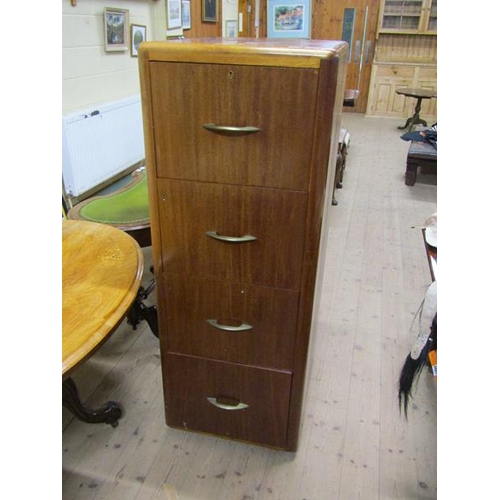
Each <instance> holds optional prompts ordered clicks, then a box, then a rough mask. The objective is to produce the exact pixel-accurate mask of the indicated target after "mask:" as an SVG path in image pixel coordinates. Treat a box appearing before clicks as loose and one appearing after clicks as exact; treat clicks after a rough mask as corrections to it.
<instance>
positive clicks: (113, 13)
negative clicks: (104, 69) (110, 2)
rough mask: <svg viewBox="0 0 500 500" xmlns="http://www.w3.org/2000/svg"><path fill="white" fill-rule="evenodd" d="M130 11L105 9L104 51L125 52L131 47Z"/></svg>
mask: <svg viewBox="0 0 500 500" xmlns="http://www.w3.org/2000/svg"><path fill="white" fill-rule="evenodd" d="M129 33H130V31H129V11H128V10H127V9H115V8H112V7H105V8H104V50H105V51H106V52H125V51H127V50H128V46H129V40H128V39H129Z"/></svg>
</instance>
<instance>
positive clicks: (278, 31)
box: [267, 0, 311, 38]
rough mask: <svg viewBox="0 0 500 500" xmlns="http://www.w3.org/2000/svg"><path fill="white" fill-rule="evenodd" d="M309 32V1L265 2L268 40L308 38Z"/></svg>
mask: <svg viewBox="0 0 500 500" xmlns="http://www.w3.org/2000/svg"><path fill="white" fill-rule="evenodd" d="M310 32H311V1H310V0H298V1H297V2H295V3H292V2H290V1H288V0H267V36H268V38H310V37H311V33H310Z"/></svg>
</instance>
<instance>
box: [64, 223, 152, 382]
mask: <svg viewBox="0 0 500 500" xmlns="http://www.w3.org/2000/svg"><path fill="white" fill-rule="evenodd" d="M143 269H144V259H143V254H142V251H141V249H140V247H139V245H138V244H137V242H136V241H135V240H134V239H133V238H132V237H131V236H129V235H128V234H127V233H125V232H124V231H121V230H119V229H116V228H114V227H112V226H108V225H106V224H99V223H94V222H86V221H77V220H63V221H62V375H63V379H64V378H66V377H67V376H68V375H69V373H70V371H71V370H72V369H74V368H75V367H76V366H78V365H79V364H80V363H82V362H83V361H85V360H86V359H87V358H88V357H89V356H90V355H91V354H92V353H93V352H94V351H95V350H96V349H97V348H98V347H99V346H100V345H101V344H102V343H103V342H104V341H105V340H106V338H108V337H109V335H110V334H111V333H113V331H114V330H115V329H116V327H117V326H118V325H119V324H120V322H121V321H122V319H123V318H124V317H125V315H126V313H127V311H128V309H129V307H130V305H131V304H132V302H133V301H134V299H135V297H136V295H137V292H138V290H139V287H140V284H141V278H142V273H143Z"/></svg>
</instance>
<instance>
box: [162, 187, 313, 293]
mask: <svg viewBox="0 0 500 500" xmlns="http://www.w3.org/2000/svg"><path fill="white" fill-rule="evenodd" d="M158 198H159V200H160V201H159V204H160V207H159V208H160V210H159V212H160V233H161V251H162V261H163V266H164V270H165V271H166V272H167V273H169V274H179V275H183V276H186V277H189V276H191V277H203V278H209V279H215V280H226V281H234V282H238V283H245V284H254V285H263V286H271V287H275V288H285V289H289V290H298V289H299V288H300V283H301V274H302V260H303V253H304V231H305V219H306V208H307V193H303V192H298V191H284V190H280V189H262V188H250V187H243V186H231V185H228V184H208V183H201V182H189V181H177V180H167V179H158ZM207 232H211V234H212V235H214V236H216V235H220V236H222V237H231V238H232V237H234V238H243V237H244V238H246V237H254V238H256V239H254V240H252V241H244V242H225V241H220V240H218V239H214V238H213V237H210V236H208V235H207Z"/></svg>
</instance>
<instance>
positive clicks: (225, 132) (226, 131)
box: [203, 123, 260, 135]
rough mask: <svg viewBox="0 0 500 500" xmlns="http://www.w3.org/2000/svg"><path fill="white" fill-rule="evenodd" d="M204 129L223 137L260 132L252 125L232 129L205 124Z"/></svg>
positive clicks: (226, 126) (227, 126)
mask: <svg viewBox="0 0 500 500" xmlns="http://www.w3.org/2000/svg"><path fill="white" fill-rule="evenodd" d="M203 128H204V129H206V130H209V131H210V132H215V133H216V134H223V135H246V134H255V133H256V132H259V131H260V129H259V128H257V127H252V126H250V125H247V126H245V127H231V126H229V125H216V124H215V123H204V124H203Z"/></svg>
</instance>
